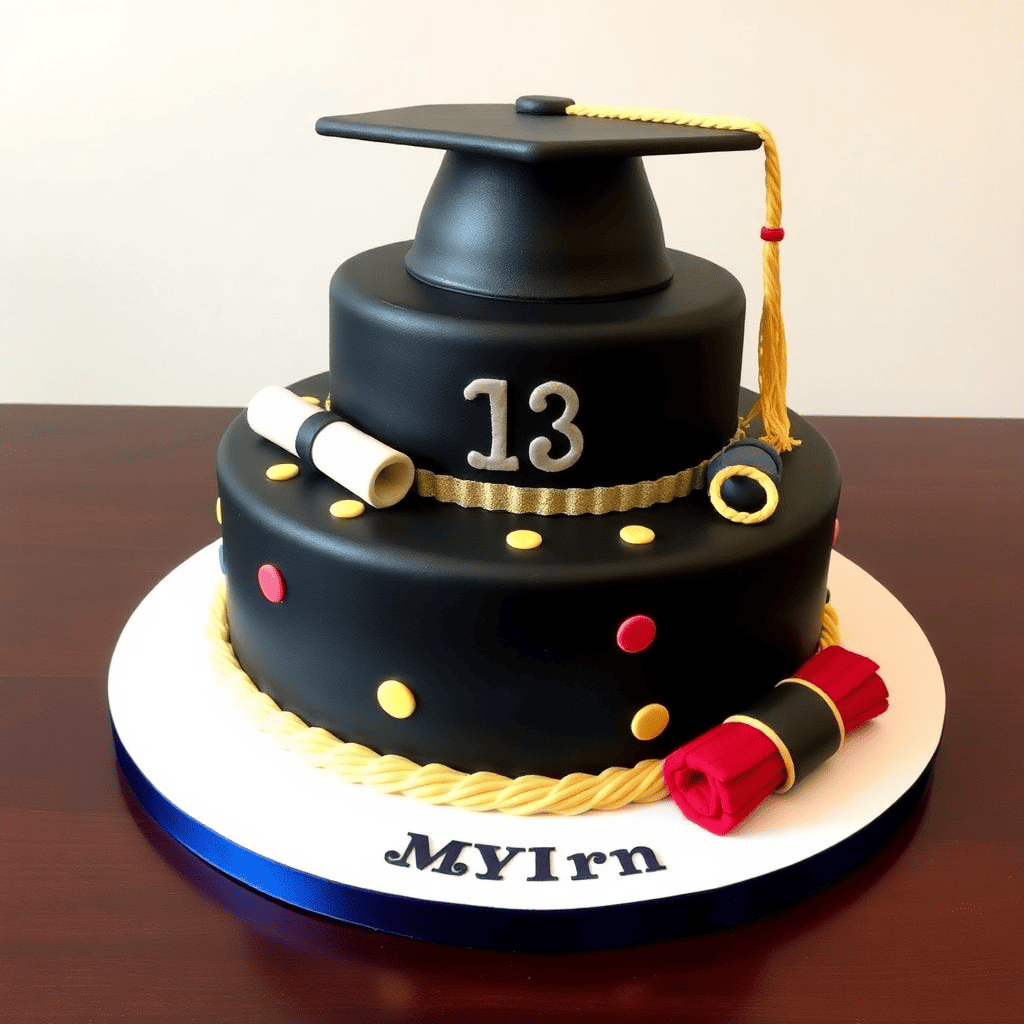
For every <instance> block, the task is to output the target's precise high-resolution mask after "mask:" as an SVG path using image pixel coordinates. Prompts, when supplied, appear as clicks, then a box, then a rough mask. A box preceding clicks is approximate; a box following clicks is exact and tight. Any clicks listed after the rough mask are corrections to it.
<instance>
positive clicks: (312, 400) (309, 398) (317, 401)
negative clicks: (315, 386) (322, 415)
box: [302, 395, 320, 405]
mask: <svg viewBox="0 0 1024 1024" xmlns="http://www.w3.org/2000/svg"><path fill="white" fill-rule="evenodd" d="M302 400H303V401H304V402H309V404H310V405H319V404H320V399H319V398H317V397H316V395H303V396H302Z"/></svg>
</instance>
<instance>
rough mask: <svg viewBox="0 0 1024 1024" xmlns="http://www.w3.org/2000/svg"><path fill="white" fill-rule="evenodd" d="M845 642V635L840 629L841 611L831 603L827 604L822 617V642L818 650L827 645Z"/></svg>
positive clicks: (831, 645)
mask: <svg viewBox="0 0 1024 1024" xmlns="http://www.w3.org/2000/svg"><path fill="white" fill-rule="evenodd" d="M842 642H843V635H842V633H841V632H840V631H839V612H837V611H836V610H835V608H833V607H832V605H831V604H829V603H827V602H826V604H825V611H824V613H823V614H822V617H821V642H820V643H819V644H818V650H824V649H825V648H826V647H833V646H835V645H836V644H841V643H842Z"/></svg>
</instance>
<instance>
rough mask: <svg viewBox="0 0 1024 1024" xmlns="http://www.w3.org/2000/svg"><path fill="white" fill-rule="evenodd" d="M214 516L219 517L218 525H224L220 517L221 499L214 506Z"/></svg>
mask: <svg viewBox="0 0 1024 1024" xmlns="http://www.w3.org/2000/svg"><path fill="white" fill-rule="evenodd" d="M213 511H214V514H215V515H216V516H217V522H218V524H220V523H222V522H223V520H222V519H221V517H220V498H218V499H217V504H216V505H214V506H213Z"/></svg>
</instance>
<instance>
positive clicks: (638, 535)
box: [619, 525, 654, 544]
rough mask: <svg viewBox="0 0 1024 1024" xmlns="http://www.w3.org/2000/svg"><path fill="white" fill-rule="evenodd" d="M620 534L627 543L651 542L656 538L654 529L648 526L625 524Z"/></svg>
mask: <svg viewBox="0 0 1024 1024" xmlns="http://www.w3.org/2000/svg"><path fill="white" fill-rule="evenodd" d="M619 536H620V537H621V538H622V539H623V540H624V541H625V542H626V543H627V544H650V543H651V541H652V540H654V531H653V530H652V529H651V528H650V527H648V526H636V525H633V526H624V527H623V528H622V529H621V530H619Z"/></svg>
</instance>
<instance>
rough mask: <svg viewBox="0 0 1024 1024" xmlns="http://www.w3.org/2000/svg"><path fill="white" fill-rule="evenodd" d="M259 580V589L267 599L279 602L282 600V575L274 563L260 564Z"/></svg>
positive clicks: (275, 602)
mask: <svg viewBox="0 0 1024 1024" xmlns="http://www.w3.org/2000/svg"><path fill="white" fill-rule="evenodd" d="M259 580H260V590H262V591H263V596H264V597H265V598H266V599H267V600H268V601H273V602H274V604H279V603H280V602H281V601H283V600H284V577H283V576H282V575H281V570H280V569H278V568H277V566H276V565H269V564H268V565H261V566H260V572H259Z"/></svg>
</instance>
